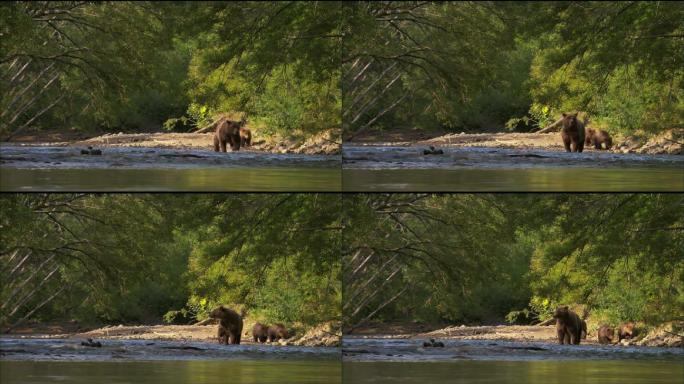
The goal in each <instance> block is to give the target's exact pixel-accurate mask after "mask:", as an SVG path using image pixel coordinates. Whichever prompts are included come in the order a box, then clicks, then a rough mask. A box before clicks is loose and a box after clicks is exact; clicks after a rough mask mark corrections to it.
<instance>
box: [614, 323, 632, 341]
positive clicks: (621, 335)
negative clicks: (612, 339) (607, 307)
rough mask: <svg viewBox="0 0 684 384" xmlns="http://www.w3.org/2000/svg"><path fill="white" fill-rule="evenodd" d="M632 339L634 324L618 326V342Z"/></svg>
mask: <svg viewBox="0 0 684 384" xmlns="http://www.w3.org/2000/svg"><path fill="white" fill-rule="evenodd" d="M632 337H634V323H633V322H631V321H628V322H626V323H623V324H620V327H619V328H618V341H622V339H631V338H632Z"/></svg>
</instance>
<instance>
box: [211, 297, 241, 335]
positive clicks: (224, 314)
mask: <svg viewBox="0 0 684 384" xmlns="http://www.w3.org/2000/svg"><path fill="white" fill-rule="evenodd" d="M209 317H211V318H212V319H218V320H220V322H219V328H218V339H219V344H240V336H241V333H242V316H240V315H239V314H238V313H237V312H235V311H233V310H232V309H230V308H228V307H226V306H225V305H221V306H219V307H217V308H216V309H214V310H213V311H211V313H210V314H209Z"/></svg>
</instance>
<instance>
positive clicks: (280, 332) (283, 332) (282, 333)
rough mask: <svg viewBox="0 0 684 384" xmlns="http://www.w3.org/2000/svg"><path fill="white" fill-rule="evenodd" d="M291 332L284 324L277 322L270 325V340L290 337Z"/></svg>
mask: <svg viewBox="0 0 684 384" xmlns="http://www.w3.org/2000/svg"><path fill="white" fill-rule="evenodd" d="M289 338H290V334H289V332H288V331H287V329H286V328H285V326H284V325H282V324H280V323H277V324H274V325H272V326H270V327H268V341H269V342H273V341H278V340H280V339H289Z"/></svg>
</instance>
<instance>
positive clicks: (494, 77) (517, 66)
mask: <svg viewBox="0 0 684 384" xmlns="http://www.w3.org/2000/svg"><path fill="white" fill-rule="evenodd" d="M350 8H353V11H351V13H352V14H353V16H352V22H351V27H350V30H351V31H350V33H349V38H348V39H347V40H348V41H347V44H346V45H345V50H344V52H345V55H344V56H343V63H344V64H343V67H344V72H343V73H344V74H345V75H344V77H343V87H344V88H345V91H344V103H343V107H344V108H343V114H344V116H345V119H344V120H343V121H344V124H345V125H344V130H345V135H347V136H351V135H352V134H355V133H358V132H360V131H362V130H365V129H367V128H370V127H373V128H383V127H384V128H397V127H399V128H411V127H419V128H421V129H431V128H435V127H445V128H448V129H459V130H461V129H478V128H496V127H503V126H504V125H507V126H508V127H509V128H511V129H534V128H537V127H543V126H545V125H546V124H548V123H550V122H551V121H553V120H555V118H557V117H558V116H559V115H560V113H561V112H567V111H585V112H587V113H588V115H589V116H590V119H591V121H592V122H593V123H594V124H595V125H598V126H601V127H603V128H605V129H607V130H608V131H610V132H612V133H613V134H615V133H618V132H619V133H623V134H628V133H635V132H636V131H642V132H645V133H650V134H652V133H655V132H659V131H661V130H664V129H669V128H673V127H681V126H683V125H684V83H683V81H684V70H683V69H682V68H684V25H683V24H682V22H681V20H682V19H684V4H682V3H681V2H662V1H652V2H646V1H627V2H489V1H485V2H451V3H449V2H447V3H431V2H418V1H410V2H382V3H363V4H359V5H357V6H355V7H350Z"/></svg>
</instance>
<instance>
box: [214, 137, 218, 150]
mask: <svg viewBox="0 0 684 384" xmlns="http://www.w3.org/2000/svg"><path fill="white" fill-rule="evenodd" d="M218 151H219V139H218V137H216V135H214V152H218Z"/></svg>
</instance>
